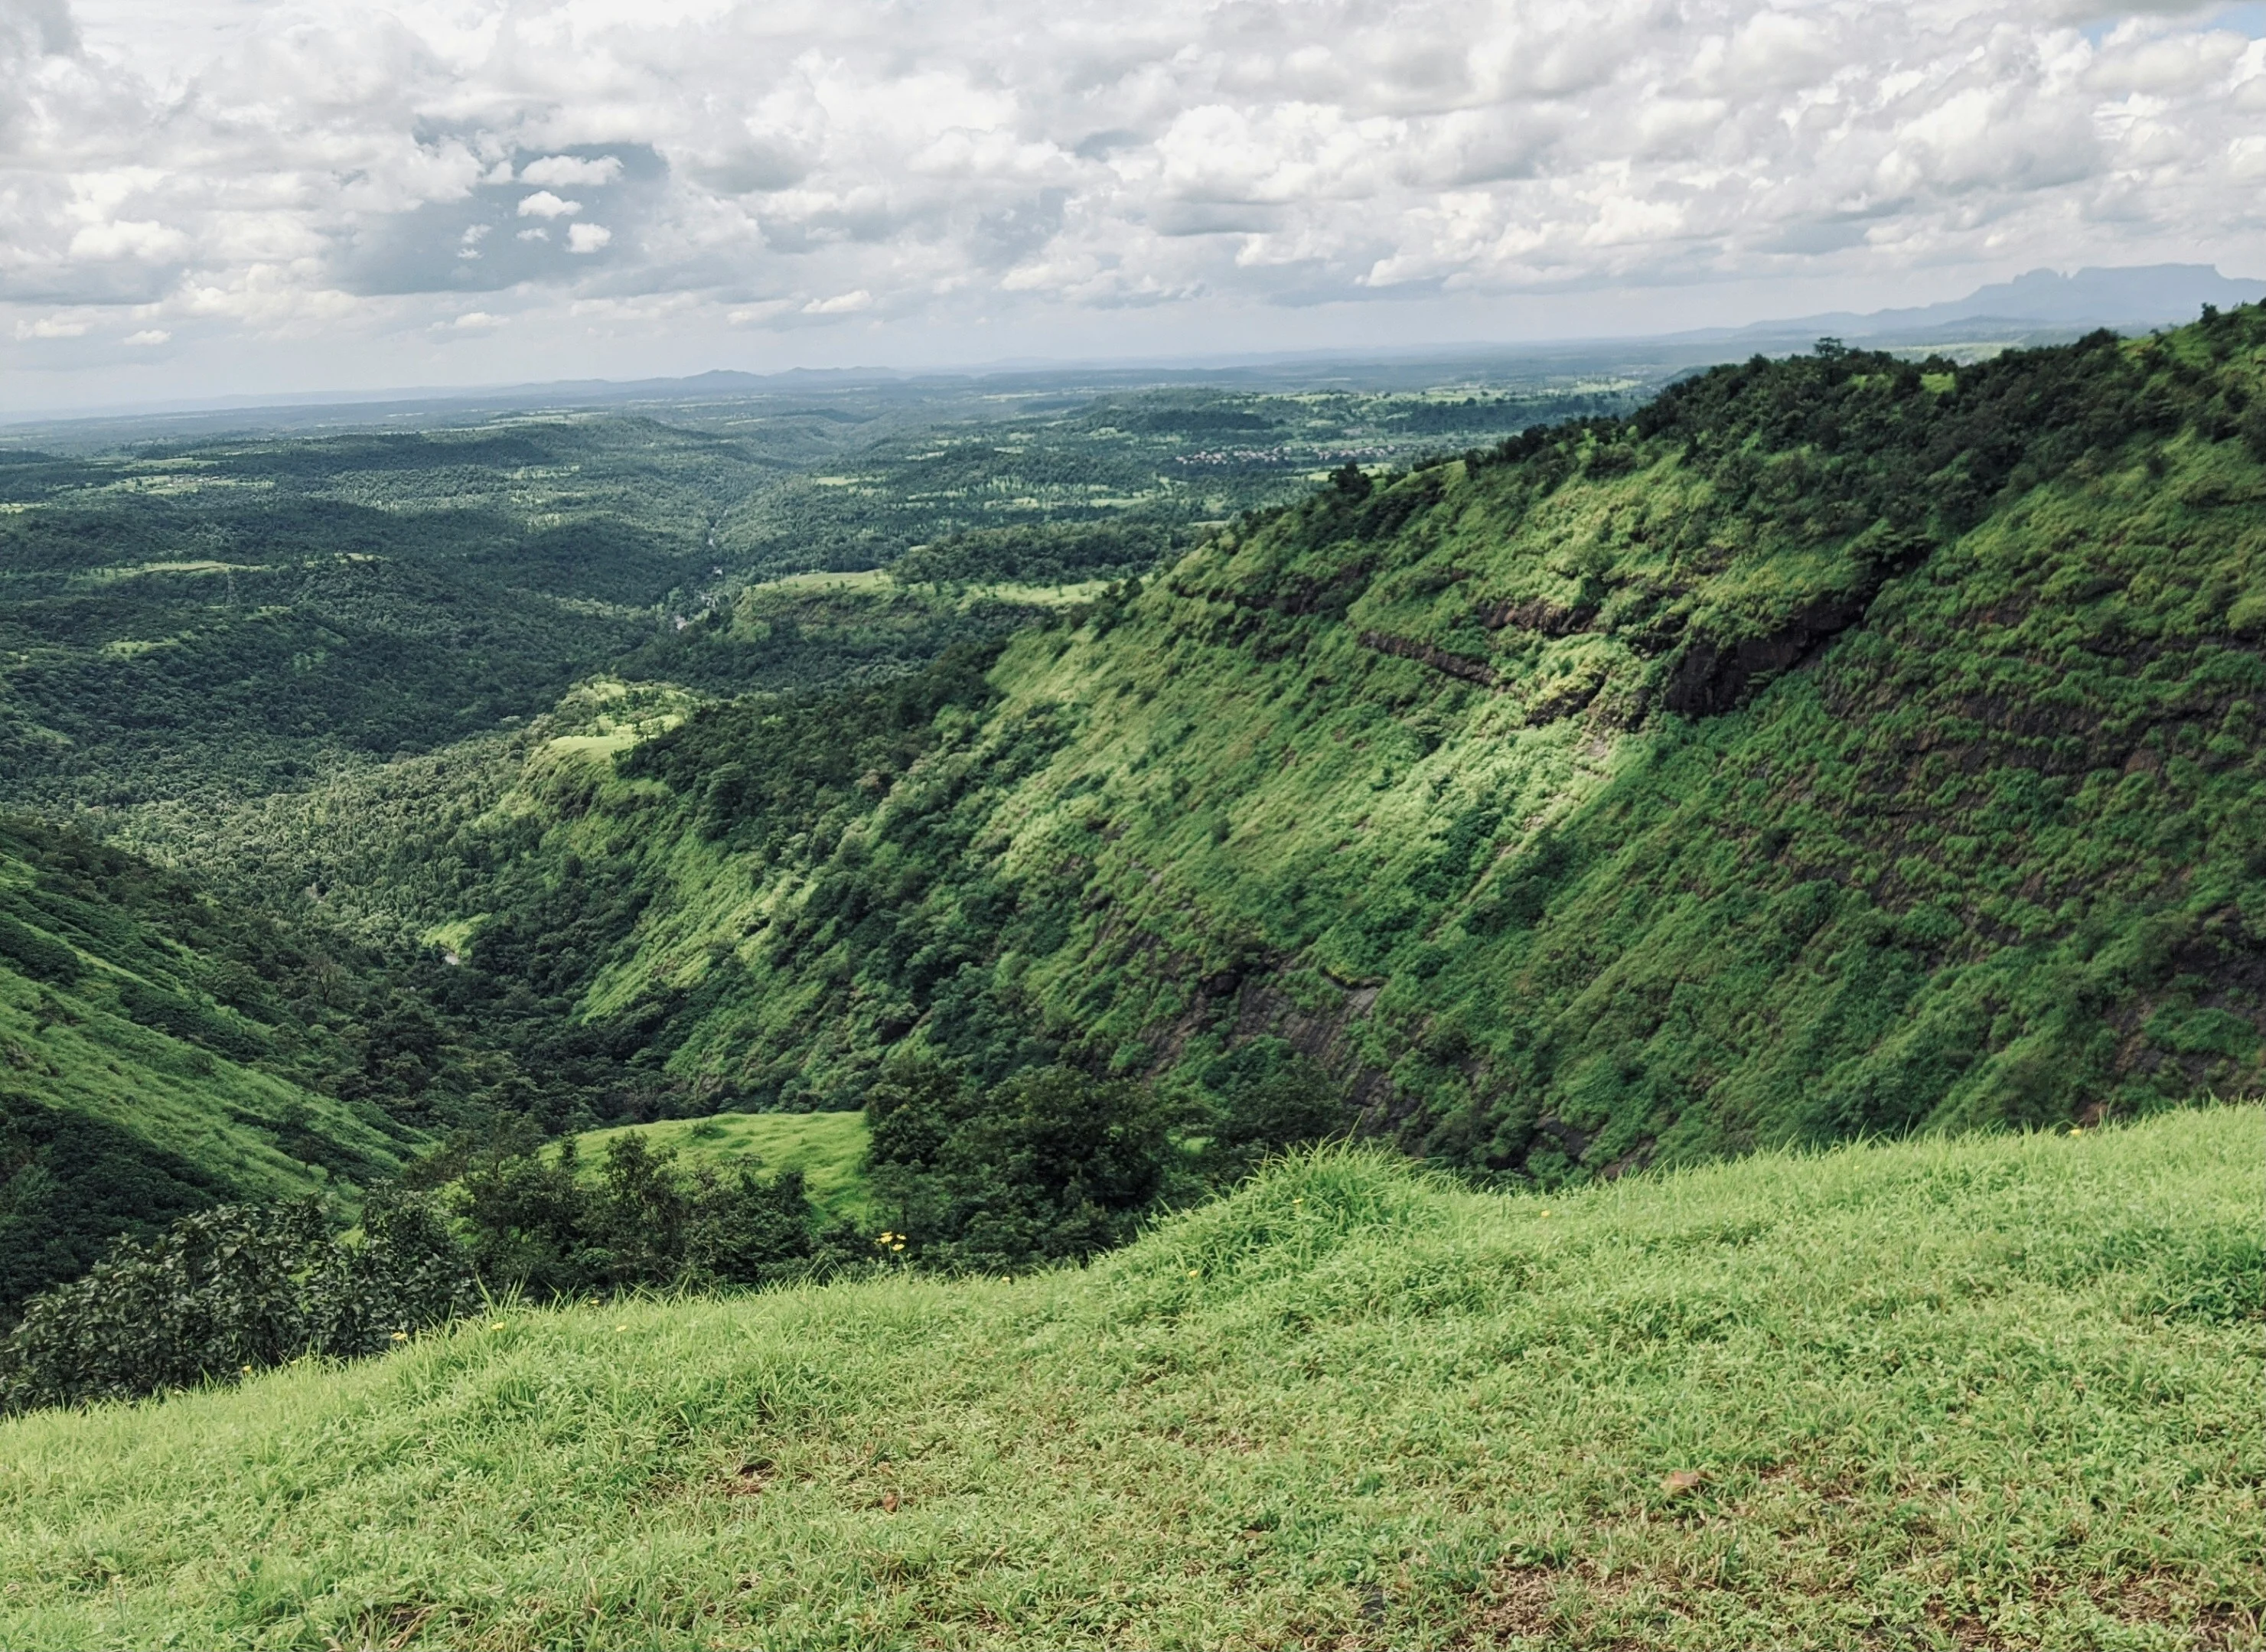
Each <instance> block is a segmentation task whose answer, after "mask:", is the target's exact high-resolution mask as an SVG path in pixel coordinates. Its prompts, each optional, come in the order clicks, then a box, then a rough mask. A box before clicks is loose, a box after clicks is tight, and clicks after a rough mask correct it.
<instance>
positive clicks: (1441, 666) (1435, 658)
mask: <svg viewBox="0 0 2266 1652" xmlns="http://www.w3.org/2000/svg"><path fill="white" fill-rule="evenodd" d="M1361 646H1362V647H1364V648H1374V649H1376V650H1377V652H1378V653H1379V654H1397V655H1398V656H1400V658H1401V659H1403V660H1414V661H1415V662H1417V663H1418V664H1420V665H1429V666H1430V667H1431V668H1432V669H1434V670H1435V671H1440V672H1444V673H1445V674H1446V675H1447V676H1453V677H1461V678H1462V679H1463V680H1464V681H1465V682H1466V683H1478V684H1480V687H1482V688H1493V687H1495V685H1496V683H1498V682H1499V681H1500V679H1499V678H1498V677H1497V676H1496V675H1495V668H1494V667H1493V666H1491V665H1489V664H1488V663H1487V662H1485V661H1483V660H1473V659H1468V658H1466V656H1464V655H1463V654H1450V653H1449V652H1448V651H1447V650H1446V649H1445V648H1436V647H1433V646H1432V645H1431V644H1430V643H1429V642H1418V641H1415V640H1413V639H1411V638H1407V637H1396V636H1394V635H1392V633H1391V632H1384V631H1364V632H1362V633H1361Z"/></svg>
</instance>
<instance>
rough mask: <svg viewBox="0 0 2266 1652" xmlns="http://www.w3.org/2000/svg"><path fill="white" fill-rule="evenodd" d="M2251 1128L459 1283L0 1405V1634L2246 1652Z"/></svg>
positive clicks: (2208, 1120)
mask: <svg viewBox="0 0 2266 1652" xmlns="http://www.w3.org/2000/svg"><path fill="white" fill-rule="evenodd" d="M2262 1150H2266V1121H2262V1117H2261V1115H2260V1113H2259V1112H2258V1111H2257V1110H2256V1109H2255V1108H2223V1109H2214V1110H2209V1111H2200V1112H2190V1113H2182V1114H2179V1115H2172V1116H2168V1117H2163V1118H2160V1119H2158V1120H2155V1121H2153V1122H2148V1123H2145V1124H2139V1125H2135V1126H2131V1127H2129V1128H2121V1129H2109V1130H2106V1131H2103V1132H2100V1133H2088V1134H2087V1135H2085V1136H2082V1137H2066V1136H2052V1137H2046V1136H2033V1137H2020V1138H2011V1137H1999V1138H1993V1139H1975V1140H1964V1141H1957V1142H1941V1141H1933V1142H1926V1143H1916V1144H1906V1145H1899V1146H1893V1147H1882V1148H1862V1149H1853V1150H1848V1151H1838V1152H1835V1153H1832V1154H1831V1155H1828V1156H1825V1157H1822V1158H1807V1159H1804V1158H1791V1157H1765V1158H1761V1159H1752V1160H1750V1161H1747V1162H1745V1163H1742V1164H1736V1165H1728V1166H1720V1167H1715V1168H1710V1169H1706V1170H1701V1171H1696V1172H1691V1173H1684V1174H1680V1175H1677V1176H1673V1177H1664V1178H1660V1179H1656V1180H1641V1181H1632V1182H1625V1183H1621V1184H1619V1185H1613V1186H1606V1187H1600V1188H1595V1189H1593V1190H1590V1191H1588V1192H1584V1193H1581V1194H1578V1195H1570V1196H1566V1197H1561V1198H1552V1199H1548V1200H1543V1199H1532V1198H1520V1199H1508V1198H1498V1197H1489V1196H1482V1195H1473V1194H1470V1193H1466V1192H1462V1191H1458V1190H1454V1189H1451V1188H1442V1187H1439V1186H1436V1185H1433V1184H1429V1183H1428V1182H1426V1181H1422V1180H1421V1179H1420V1178H1418V1177H1417V1176H1415V1175H1414V1174H1412V1173H1409V1172H1408V1171H1407V1169H1405V1168H1403V1167H1401V1166H1398V1165H1395V1164H1392V1163H1389V1162H1387V1161H1384V1160H1380V1159H1374V1158H1371V1157H1367V1156H1363V1155H1359V1154H1351V1153H1329V1154H1324V1155H1322V1156H1319V1157H1317V1158H1313V1159H1305V1160H1300V1161H1297V1162H1294V1163H1291V1164H1289V1165H1287V1166H1281V1167H1278V1168H1277V1169H1276V1170H1275V1171H1274V1172H1272V1173H1269V1174H1268V1175H1266V1176H1264V1177H1262V1178H1261V1180H1260V1181H1257V1182H1255V1183H1254V1184H1253V1185H1251V1186H1250V1187H1248V1188H1246V1189H1245V1190H1243V1191H1242V1192H1241V1193H1239V1194H1238V1195H1236V1196H1234V1197H1232V1198H1231V1199H1228V1200H1226V1201H1224V1202H1220V1203H1217V1204H1215V1205H1212V1206H1210V1207H1208V1208H1206V1209H1203V1210H1198V1211H1195V1212H1194V1213H1192V1214H1190V1215H1188V1216H1185V1217H1180V1218H1178V1219H1176V1220H1173V1221H1172V1222H1169V1223H1167V1224H1165V1225H1163V1226H1162V1227H1160V1228H1159V1230H1158V1231H1156V1232H1153V1233H1152V1234H1151V1235H1150V1236H1149V1237H1148V1238H1147V1239H1144V1240H1143V1241H1142V1242H1141V1243H1140V1244H1138V1245H1137V1246H1134V1247H1132V1248H1131V1249H1129V1250H1128V1251H1126V1252H1123V1253H1122V1254H1118V1255H1116V1256H1115V1257H1113V1258H1111V1259H1109V1260H1107V1261H1105V1262H1103V1263H1100V1264H1099V1265H1096V1266H1094V1267H1093V1268H1089V1269H1087V1270H1085V1271H1084V1272H1065V1273H1057V1274H1051V1275H1046V1276H1038V1277H1032V1278H1026V1279H1020V1280H1014V1281H972V1282H961V1283H947V1282H943V1281H936V1280H927V1279H920V1278H913V1277H888V1278H880V1279H876V1280H874V1281H872V1282H869V1283H854V1284H848V1285H837V1286H833V1287H830V1288H826V1289H821V1290H805V1291H798V1292H789V1293H783V1294H776V1295H770V1296H764V1297H748V1298H742V1299H738V1300H723V1301H692V1302H651V1303H642V1304H639V1305H632V1306H620V1305H615V1306H609V1307H604V1308H601V1309H589V1310H574V1311H571V1312H511V1313H508V1314H505V1315H502V1316H500V1317H499V1318H498V1319H493V1320H486V1321H482V1322H480V1323H478V1324H473V1325H466V1326H464V1327H460V1328H458V1329H457V1330H455V1331H452V1332H450V1333H446V1334H437V1335H435V1336H432V1337H430V1338H429V1339H427V1340H424V1341H420V1342H419V1343H417V1344H416V1345H415V1346H413V1347H411V1348H409V1349H406V1350H405V1351H403V1352H402V1353H400V1354H398V1355H397V1356H392V1357H391V1358H388V1359H385V1360H384V1361H380V1362H376V1363H368V1364H364V1365H361V1366H357V1367H353V1368H348V1369H343V1370H335V1369H322V1368H316V1367H308V1368H302V1369H296V1370H289V1371H281V1372H278V1373H274V1374H272V1375H269V1376H266V1377H262V1378H258V1379H255V1380H253V1381H252V1382H250V1383H248V1384H247V1385H245V1387H244V1388H243V1389H242V1390H241V1391H238V1392H234V1393H203V1394H197V1395H192V1396H186V1397H183V1398H179V1399H177V1400H172V1401H170V1402H167V1403H164V1404H160V1405H151V1406H147V1407H141V1408H139V1409H116V1410H108V1411H103V1412H99V1413H96V1414H77V1415H71V1414H44V1415H38V1416H33V1417H29V1418H26V1419H21V1420H18V1421H17V1422H12V1423H10V1424H8V1425H6V1426H5V1427H4V1428H0V1580H4V1581H0V1643H4V1644H5V1645H7V1646H10V1647H27V1648H32V1647H36V1648H62V1647H76V1646H111V1647H115V1646H134V1647H152V1646H160V1645H194V1646H244V1645H259V1646H295V1647H296V1646H304V1647H321V1646H326V1645H327V1646H353V1647H362V1646H388V1647H403V1646H450V1647H468V1648H517V1647H538V1646H540V1647H557V1646H570V1645H571V1646H609V1647H611V1646H622V1647H654V1646H683V1647H702V1648H705V1647H741V1646H798V1647H800V1646H877V1645H886V1646H914V1645H917V1646H961V1645H983V1644H1023V1645H1078V1644H1109V1645H1125V1646H1175V1645H1183V1646H1269V1647H1273V1646H1284V1645H1293V1644H1307V1645H1346V1646H1359V1645H1390V1646H1395V1647H1423V1646H1469V1645H1482V1644H1521V1643H1524V1644H1531V1645H1546V1646H1553V1647H1558V1646H1569V1647H1615V1648H1627V1647H1692V1648H1724V1647H1762V1646H1795V1645H1818V1646H1851V1647H1856V1646H1921V1647H1925V1646H1942V1647H1965V1646H1977V1645H1990V1646H2049V1647H2087V1648H2123V1647H2175V1646H2248V1645H2255V1644H2258V1643H2259V1641H2260V1634H2259V1623H2260V1612H2261V1609H2262V1606H2266V1561H2262V1556H2266V1510H2262V1507H2261V1486H2262V1480H2266V1421H2262V1410H2261V1406H2260V1399H2261V1394H2260V1385H2259V1371H2258V1355H2259V1344H2260V1320H2259V1317H2258V1313H2259V1298H2260V1291H2261V1284H2262V1279H2261V1265H2260V1252H2259V1227H2260V1217H2261V1210H2262V1202H2266V1169H2262V1166H2266V1151H2262Z"/></svg>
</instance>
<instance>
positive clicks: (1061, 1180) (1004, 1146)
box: [866, 1066, 1172, 1273]
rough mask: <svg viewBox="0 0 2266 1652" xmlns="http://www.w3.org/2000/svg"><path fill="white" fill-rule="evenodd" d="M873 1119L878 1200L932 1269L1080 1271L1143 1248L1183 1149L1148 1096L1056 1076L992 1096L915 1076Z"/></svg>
mask: <svg viewBox="0 0 2266 1652" xmlns="http://www.w3.org/2000/svg"><path fill="white" fill-rule="evenodd" d="M866 1117H867V1119H868V1120H869V1121H870V1122H871V1123H872V1127H873V1132H874V1136H873V1147H872V1150H871V1151H872V1170H873V1178H874V1188H875V1192H876V1195H877V1200H878V1202H879V1203H880V1205H881V1208H882V1209H883V1210H890V1211H894V1212H895V1218H896V1228H895V1229H894V1230H892V1231H893V1232H903V1234H904V1235H905V1236H906V1243H907V1244H908V1245H909V1246H911V1247H912V1254H913V1255H914V1257H915V1258H916V1259H917V1260H919V1261H923V1262H925V1263H926V1264H928V1265H930V1266H933V1267H939V1268H947V1269H965V1270H969V1271H974V1272H979V1273H999V1272H1012V1271H1014V1270H1017V1269H1020V1268H1028V1267H1031V1266H1032V1265H1034V1264H1036V1263H1043V1262H1052V1261H1082V1260H1084V1259H1085V1258H1086V1257H1088V1256H1091V1255H1093V1254H1095V1253H1096V1252H1098V1251H1102V1250H1107V1249H1108V1248H1109V1247H1111V1246H1115V1245H1120V1244H1122V1243H1124V1241H1125V1240H1127V1239H1129V1238H1131V1237H1132V1234H1133V1231H1134V1229H1135V1227H1136V1226H1137V1224H1138V1223H1139V1221H1140V1219H1141V1217H1142V1216H1143V1215H1144V1213H1146V1212H1147V1211H1150V1210H1153V1209H1155V1208H1156V1207H1157V1205H1158V1202H1159V1199H1160V1196H1161V1195H1163V1194H1164V1193H1165V1192H1166V1185H1167V1172H1168V1168H1169V1166H1170V1163H1171V1153H1172V1146H1171V1142H1170V1139H1169V1137H1168V1136H1167V1134H1166V1120H1165V1115H1164V1112H1163V1109H1162V1108H1161V1107H1159V1105H1158V1102H1157V1100H1156V1097H1155V1096H1154V1095H1153V1094H1152V1093H1151V1092H1150V1090H1149V1088H1148V1087H1147V1086H1146V1085H1140V1084H1135V1083H1131V1082H1129V1081H1127V1080H1124V1079H1106V1078H1094V1077H1093V1075H1092V1074H1090V1073H1085V1072H1082V1071H1078V1069H1076V1068H1074V1067H1061V1066H1056V1067H1045V1068H1039V1069H1034V1070H1032V1071H1026V1072H1023V1073H1020V1074H1018V1075H1017V1076H1016V1077H1014V1078H1010V1079H1009V1080H1008V1081H1007V1082H1006V1083H1005V1084H1002V1085H998V1086H996V1087H994V1088H993V1089H991V1090H990V1091H989V1092H980V1091H978V1090H976V1088H975V1087H973V1086H971V1085H965V1084H963V1083H961V1081H959V1080H958V1079H956V1078H954V1077H953V1076H952V1075H950V1074H948V1073H947V1072H945V1071H942V1070H940V1069H938V1068H934V1067H928V1066H908V1067H906V1068H905V1069H903V1070H901V1071H899V1072H898V1073H896V1074H895V1075H893V1076H892V1077H891V1078H888V1079H885V1080H884V1081H883V1082H881V1083H880V1084H877V1085H875V1086H874V1090H873V1093H872V1094H871V1095H870V1097H869V1098H868V1100H867V1101H866Z"/></svg>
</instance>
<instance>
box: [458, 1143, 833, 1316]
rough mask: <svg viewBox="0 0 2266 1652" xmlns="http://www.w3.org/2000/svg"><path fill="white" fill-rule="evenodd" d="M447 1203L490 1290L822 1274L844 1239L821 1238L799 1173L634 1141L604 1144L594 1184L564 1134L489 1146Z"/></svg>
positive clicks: (570, 1289) (754, 1281)
mask: <svg viewBox="0 0 2266 1652" xmlns="http://www.w3.org/2000/svg"><path fill="white" fill-rule="evenodd" d="M456 1201H457V1210H459V1212H460V1213H461V1214H462V1216H463V1217H464V1226H465V1228H466V1230H467V1231H468V1232H469V1233H470V1236H471V1256H472V1261H473V1265H474V1267H475V1268H477V1270H478V1272H479V1276H480V1277H481V1278H482V1279H483V1280H485V1281H486V1282H487V1283H488V1284H489V1286H490V1287H491V1289H493V1290H499V1291H521V1292H525V1293H526V1294H528V1295H530V1296H534V1297H573V1296H581V1295H585V1294H588V1293H590V1292H610V1291H617V1290H630V1289H634V1288H636V1287H639V1286H669V1285H678V1284H684V1285H695V1286H705V1285H764V1284H772V1283H779V1282H781V1281H785V1280H788V1279H794V1278H800V1277H805V1276H811V1275H813V1274H816V1273H822V1272H825V1271H828V1270H829V1269H830V1268H833V1267H835V1266H837V1265H838V1264H839V1263H840V1262H841V1261H843V1259H844V1256H845V1255H846V1254H853V1247H862V1246H861V1241H859V1240H858V1239H855V1238H854V1237H853V1236H848V1235H844V1234H840V1233H837V1232H822V1224H821V1220H820V1217H819V1213H818V1210H817V1207H816V1206H815V1205H813V1204H812V1203H811V1202H810V1198H809V1195H808V1194H807V1193H806V1192H805V1190H804V1188H803V1182H802V1177H801V1175H800V1173H798V1172H794V1171H787V1172H783V1173H780V1174H778V1175H777V1176H774V1177H773V1178H772V1179H771V1181H757V1179H756V1178H755V1176H754V1174H753V1173H751V1172H750V1171H749V1170H748V1169H744V1168H743V1169H742V1170H741V1171H740V1172H739V1173H737V1174H736V1175H735V1176H733V1177H730V1178H726V1177H723V1176H720V1175H719V1174H718V1173H716V1172H715V1171H714V1170H713V1169H711V1168H709V1167H707V1166H701V1167H699V1168H698V1169H696V1170H694V1171H692V1172H691V1173H685V1172H683V1171H682V1170H680V1169H679V1167H678V1166H677V1165H676V1155H675V1153H674V1151H672V1150H664V1151H660V1152H655V1151H653V1149H652V1148H651V1147H649V1146H648V1145H647V1143H646V1141H645V1140H644V1138H643V1137H639V1136H635V1135H625V1136H618V1137H615V1138H614V1139H613V1140H612V1141H610V1143H608V1144H607V1147H606V1158H605V1162H604V1164H603V1166H601V1167H600V1170H599V1173H598V1175H597V1177H596V1180H595V1181H593V1180H591V1179H590V1178H588V1177H587V1176H585V1174H584V1173H583V1169H582V1164H581V1157H580V1155H579V1153H578V1152H577V1151H576V1149H575V1144H574V1139H573V1138H572V1137H569V1138H568V1139H567V1140H566V1141H565V1142H563V1143H561V1144H559V1148H558V1150H557V1151H555V1152H551V1151H544V1150H541V1149H539V1148H534V1147H530V1146H528V1145H526V1144H521V1143H505V1144H499V1145H497V1146H495V1147H493V1148H492V1149H491V1150H490V1151H487V1152H486V1153H485V1154H483V1155H481V1156H480V1157H479V1158H478V1159H476V1160H475V1161H474V1162H472V1163H471V1165H470V1166H468V1167H467V1168H466V1169H465V1170H464V1174H463V1177H462V1179H461V1181H459V1182H458V1184H457V1189H456Z"/></svg>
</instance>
